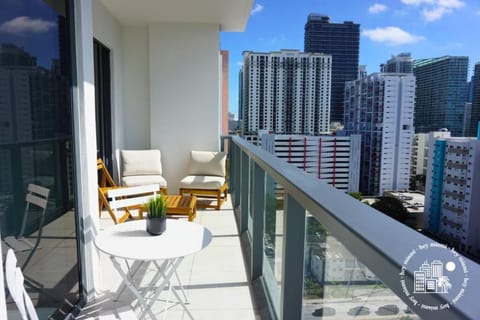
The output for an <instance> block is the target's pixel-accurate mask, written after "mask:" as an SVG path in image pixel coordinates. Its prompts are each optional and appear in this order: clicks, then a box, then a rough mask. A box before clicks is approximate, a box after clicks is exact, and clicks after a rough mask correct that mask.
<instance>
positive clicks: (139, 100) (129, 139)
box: [122, 26, 150, 149]
mask: <svg viewBox="0 0 480 320" xmlns="http://www.w3.org/2000/svg"><path fill="white" fill-rule="evenodd" d="M122 36H123V56H124V60H123V65H122V67H123V76H124V83H123V90H122V91H123V103H124V106H125V109H124V111H125V114H124V117H123V119H124V121H125V122H124V123H123V125H122V131H123V132H124V135H123V137H124V144H123V147H124V148H125V149H149V148H150V85H149V83H148V82H149V81H150V72H149V67H150V62H149V52H148V28H147V27H126V26H125V27H123V32H122Z"/></svg>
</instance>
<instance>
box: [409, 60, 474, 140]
mask: <svg viewBox="0 0 480 320" xmlns="http://www.w3.org/2000/svg"><path fill="white" fill-rule="evenodd" d="M413 71H414V74H415V77H416V81H417V91H416V92H417V97H416V100H415V132H416V133H427V132H430V131H437V130H439V129H441V128H447V129H448V130H449V131H450V132H451V133H452V136H461V135H462V131H463V114H464V108H465V101H466V95H467V88H466V85H467V73H468V57H452V56H444V57H439V58H432V59H421V60H415V61H414V68H413Z"/></svg>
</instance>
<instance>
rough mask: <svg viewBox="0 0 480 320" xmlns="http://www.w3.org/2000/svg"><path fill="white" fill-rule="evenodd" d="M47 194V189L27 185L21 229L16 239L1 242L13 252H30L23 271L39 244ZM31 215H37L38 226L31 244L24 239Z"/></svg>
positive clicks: (11, 238) (11, 237)
mask: <svg viewBox="0 0 480 320" xmlns="http://www.w3.org/2000/svg"><path fill="white" fill-rule="evenodd" d="M49 194H50V190H49V189H47V188H45V187H42V186H38V185H35V184H29V185H28V189H27V196H26V198H25V201H26V205H25V212H24V214H23V219H22V227H21V228H20V232H19V233H18V236H16V237H13V236H9V237H5V239H3V241H4V242H5V243H6V244H7V245H8V246H9V247H10V248H12V249H13V251H14V252H20V251H30V253H29V254H28V256H27V258H26V259H25V260H24V262H23V263H22V270H25V267H26V266H27V264H28V263H29V261H30V259H31V258H32V256H33V254H34V253H35V251H36V250H37V248H38V245H39V244H40V239H41V238H42V231H43V225H44V223H45V211H46V209H47V202H48V195H49ZM34 207H36V210H35V212H32V211H33V210H34ZM32 213H35V214H37V215H38V217H37V221H38V225H37V226H36V231H37V233H36V235H35V241H34V242H33V243H31V242H30V241H28V239H26V238H25V237H24V236H25V229H26V226H27V223H28V221H29V219H31V218H30V215H31V214H32ZM32 220H33V219H32Z"/></svg>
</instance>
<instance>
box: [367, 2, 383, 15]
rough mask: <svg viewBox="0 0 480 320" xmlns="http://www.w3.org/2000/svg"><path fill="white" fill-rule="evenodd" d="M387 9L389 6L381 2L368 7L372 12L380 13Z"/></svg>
mask: <svg viewBox="0 0 480 320" xmlns="http://www.w3.org/2000/svg"><path fill="white" fill-rule="evenodd" d="M385 10H387V6H386V5H384V4H381V3H375V4H374V5H372V6H370V7H369V8H368V12H370V13H380V12H383V11H385Z"/></svg>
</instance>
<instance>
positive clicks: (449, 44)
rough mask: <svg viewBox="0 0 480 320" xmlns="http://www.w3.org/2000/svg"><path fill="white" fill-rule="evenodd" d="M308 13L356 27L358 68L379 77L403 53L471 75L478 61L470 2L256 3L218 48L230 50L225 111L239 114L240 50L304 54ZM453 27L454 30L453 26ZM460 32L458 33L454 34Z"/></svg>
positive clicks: (475, 8) (478, 6) (475, 11)
mask: <svg viewBox="0 0 480 320" xmlns="http://www.w3.org/2000/svg"><path fill="white" fill-rule="evenodd" d="M310 13H321V14H325V15H328V16H329V17H330V18H331V21H332V22H335V23H342V22H344V21H353V22H354V23H359V24H360V64H361V65H367V72H368V74H371V73H373V72H378V71H379V69H380V67H379V65H380V64H381V63H384V62H385V61H387V60H388V59H390V58H391V56H392V55H397V54H399V53H401V52H410V53H411V55H412V58H413V59H424V58H434V57H440V56H443V55H456V56H462V55H463V56H468V57H469V67H468V71H469V76H468V79H469V80H470V77H471V75H472V72H473V67H474V65H475V63H476V62H479V61H480V43H478V42H477V41H476V38H475V36H474V33H475V30H476V29H478V27H479V26H480V3H478V2H475V1H473V0H462V1H460V0H449V1H438V0H428V1H425V0H395V1H388V2H387V1H371V2H363V1H362V2H357V1H352V0H348V1H344V2H342V6H339V5H338V2H335V1H327V0H318V1H306V0H299V1H297V2H295V4H294V5H292V2H288V1H285V0H279V1H275V2H271V1H268V0H263V1H260V0H258V1H255V2H254V4H253V6H252V12H251V17H250V21H249V23H248V25H247V28H246V30H245V32H244V33H222V34H221V38H220V40H221V43H220V47H221V49H223V50H229V51H230V65H229V67H230V75H229V83H230V84H229V91H230V92H229V95H230V98H229V111H230V112H234V113H238V71H239V70H240V68H241V61H242V53H243V51H259V52H261V51H264V52H269V51H278V50H280V49H297V50H303V44H304V27H305V23H306V22H307V18H308V15H309V14H310ZM452 26H455V27H452ZM459 30H462V32H458V31H459Z"/></svg>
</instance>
